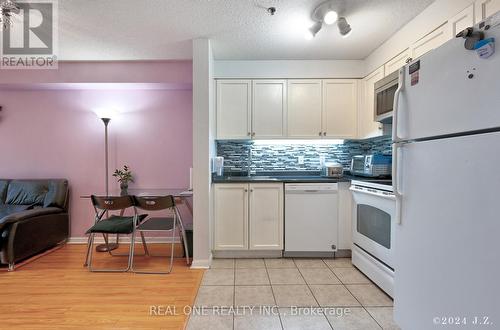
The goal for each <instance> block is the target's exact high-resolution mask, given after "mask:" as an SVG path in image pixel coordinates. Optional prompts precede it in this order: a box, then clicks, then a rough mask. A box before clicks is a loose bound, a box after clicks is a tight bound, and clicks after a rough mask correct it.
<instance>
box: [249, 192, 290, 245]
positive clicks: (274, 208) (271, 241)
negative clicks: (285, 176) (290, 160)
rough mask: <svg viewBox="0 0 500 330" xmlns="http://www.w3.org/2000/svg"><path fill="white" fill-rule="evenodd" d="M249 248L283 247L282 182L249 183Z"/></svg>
mask: <svg viewBox="0 0 500 330" xmlns="http://www.w3.org/2000/svg"><path fill="white" fill-rule="evenodd" d="M249 213H250V218H249V219H250V220H249V236H250V239H249V248H250V250H282V249H283V184H282V183H256V184H250V204H249Z"/></svg>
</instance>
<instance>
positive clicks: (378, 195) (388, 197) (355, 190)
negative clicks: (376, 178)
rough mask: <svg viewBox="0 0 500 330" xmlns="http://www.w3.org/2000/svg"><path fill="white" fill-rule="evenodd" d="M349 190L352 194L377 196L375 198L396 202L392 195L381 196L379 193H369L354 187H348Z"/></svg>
mask: <svg viewBox="0 0 500 330" xmlns="http://www.w3.org/2000/svg"><path fill="white" fill-rule="evenodd" d="M349 190H350V191H352V192H357V193H360V194H366V195H371V196H377V197H382V198H387V199H390V200H396V196H394V195H386V194H381V193H375V192H371V191H366V190H361V189H357V188H356V187H350V188H349Z"/></svg>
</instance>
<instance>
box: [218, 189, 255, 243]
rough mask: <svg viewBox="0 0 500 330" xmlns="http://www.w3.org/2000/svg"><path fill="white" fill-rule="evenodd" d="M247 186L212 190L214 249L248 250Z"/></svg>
mask: <svg viewBox="0 0 500 330" xmlns="http://www.w3.org/2000/svg"><path fill="white" fill-rule="evenodd" d="M248 194H249V192H248V184H246V183H244V184H238V183H234V184H233V183H231V184H217V185H215V188H214V204H215V205H214V216H215V223H214V249H215V250H247V249H248Z"/></svg>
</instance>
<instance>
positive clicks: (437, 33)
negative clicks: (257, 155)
mask: <svg viewBox="0 0 500 330" xmlns="http://www.w3.org/2000/svg"><path fill="white" fill-rule="evenodd" d="M449 39H451V38H450V33H449V28H448V22H446V23H444V24H442V25H441V26H439V27H438V28H436V29H435V30H434V31H432V32H430V33H428V34H427V35H425V36H423V37H422V38H420V39H419V40H418V41H417V42H415V43H413V45H412V46H411V50H412V58H413V59H416V58H418V57H420V56H422V55H424V54H425V53H427V52H428V51H431V50H433V49H435V48H438V47H439V46H441V45H442V44H444V43H445V42H446V41H448V40H449Z"/></svg>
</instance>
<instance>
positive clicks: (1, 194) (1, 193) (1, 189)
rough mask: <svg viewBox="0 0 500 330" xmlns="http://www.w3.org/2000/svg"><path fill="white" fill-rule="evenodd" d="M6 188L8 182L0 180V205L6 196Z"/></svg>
mask: <svg viewBox="0 0 500 330" xmlns="http://www.w3.org/2000/svg"><path fill="white" fill-rule="evenodd" d="M8 187H9V180H0V205H1V204H4V203H5V196H6V195H7V188H8Z"/></svg>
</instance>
